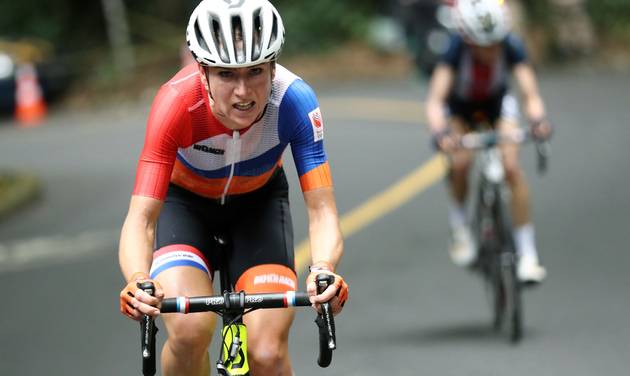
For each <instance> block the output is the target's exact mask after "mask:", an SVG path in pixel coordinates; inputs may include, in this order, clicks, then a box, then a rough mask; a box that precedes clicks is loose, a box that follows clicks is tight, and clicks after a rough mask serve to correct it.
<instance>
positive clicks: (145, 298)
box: [120, 273, 164, 321]
mask: <svg viewBox="0 0 630 376" xmlns="http://www.w3.org/2000/svg"><path fill="white" fill-rule="evenodd" d="M147 281H148V282H152V283H153V285H154V286H155V296H151V295H149V294H147V293H146V292H144V291H142V290H141V289H140V288H138V283H141V282H147ZM163 298H164V291H162V287H161V286H160V284H159V283H158V282H157V281H155V280H152V279H150V278H149V276H148V275H146V274H144V273H135V274H134V275H133V276H132V277H131V280H130V281H129V283H127V286H125V288H124V289H122V291H121V292H120V313H122V314H123V315H125V316H127V317H129V318H130V319H133V320H136V321H140V320H141V319H142V316H143V315H149V316H154V317H155V316H157V315H159V314H160V310H159V309H157V308H156V307H157V306H158V305H159V304H160V302H161V301H162V299H163Z"/></svg>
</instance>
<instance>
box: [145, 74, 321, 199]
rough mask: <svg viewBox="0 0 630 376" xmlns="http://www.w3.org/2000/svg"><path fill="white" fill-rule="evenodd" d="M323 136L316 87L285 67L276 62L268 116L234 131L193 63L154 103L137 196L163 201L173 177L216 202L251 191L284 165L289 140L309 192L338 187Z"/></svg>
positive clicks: (265, 181) (174, 180)
mask: <svg viewBox="0 0 630 376" xmlns="http://www.w3.org/2000/svg"><path fill="white" fill-rule="evenodd" d="M323 137H324V136H323V121H322V116H321V113H320V110H319V104H318V102H317V98H316V97H315V94H314V92H313V90H312V89H311V87H310V86H309V85H308V84H306V83H305V82H304V81H303V80H301V79H300V78H299V77H298V76H296V75H294V74H293V73H291V72H290V71H288V70H287V69H285V68H284V67H282V66H280V65H276V74H275V78H274V79H273V84H272V91H271V95H270V98H269V102H268V104H267V107H266V109H265V112H264V114H263V116H262V117H261V118H260V119H259V120H258V121H257V122H255V123H254V124H252V125H251V126H250V127H248V128H246V129H243V130H240V131H234V130H231V129H228V128H226V127H225V126H224V125H223V124H221V123H220V122H219V121H218V120H217V119H216V118H215V116H214V115H213V113H212V111H211V109H210V104H209V98H208V95H207V92H206V90H205V88H204V87H203V86H202V83H201V79H200V76H199V68H198V65H197V64H191V65H189V66H187V67H185V68H184V69H182V70H181V71H180V72H179V73H177V74H176V75H175V76H174V77H173V78H172V79H171V80H170V81H168V82H167V83H166V84H164V85H163V86H162V87H161V88H160V90H159V92H158V94H157V96H156V98H155V100H154V102H153V105H152V107H151V113H150V115H149V120H148V124H147V132H146V138H145V144H144V149H143V150H142V154H141V156H140V161H139V163H138V170H137V174H136V182H135V186H134V191H133V194H134V195H140V196H146V197H153V198H156V199H159V200H164V198H165V197H166V192H167V189H168V186H169V182H171V183H173V184H176V185H178V186H180V187H182V188H185V189H187V190H189V191H191V192H193V193H195V194H198V195H200V196H204V197H209V198H215V199H219V198H220V199H224V198H225V197H227V196H229V195H234V194H242V193H247V192H252V191H254V190H256V189H258V188H260V187H262V186H263V185H265V183H267V181H268V180H269V179H270V178H271V177H272V176H273V174H274V172H275V171H276V170H277V169H278V168H280V167H281V166H282V160H281V158H282V153H283V151H284V150H285V148H286V147H287V145H289V144H290V145H291V151H292V153H293V160H294V162H295V165H296V168H297V172H298V175H299V177H300V185H301V187H302V191H309V190H312V189H315V188H319V187H327V186H332V179H331V176H330V169H329V166H328V161H327V158H326V154H325V153H324V147H323Z"/></svg>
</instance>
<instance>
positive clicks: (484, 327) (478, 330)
mask: <svg viewBox="0 0 630 376" xmlns="http://www.w3.org/2000/svg"><path fill="white" fill-rule="evenodd" d="M536 336H537V333H536V331H535V330H533V329H531V328H526V329H525V333H524V341H528V340H531V339H532V338H534V337H536ZM378 341H385V343H398V344H401V345H414V346H440V345H453V344H476V345H498V346H504V345H505V344H506V343H507V342H508V337H507V334H506V333H505V331H495V330H494V329H493V328H492V325H491V324H490V323H489V322H482V321H477V322H460V323H452V324H448V323H442V324H441V325H439V326H432V327H424V328H412V329H407V330H401V329H396V330H390V331H388V332H386V333H383V334H382V335H381V336H379V338H378Z"/></svg>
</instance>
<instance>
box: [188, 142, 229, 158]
mask: <svg viewBox="0 0 630 376" xmlns="http://www.w3.org/2000/svg"><path fill="white" fill-rule="evenodd" d="M193 149H195V150H200V151H203V152H204V153H210V154H217V155H223V154H225V150H221V149H215V148H212V147H209V146H206V145H198V144H195V145H193Z"/></svg>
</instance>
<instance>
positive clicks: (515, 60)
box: [442, 33, 527, 102]
mask: <svg viewBox="0 0 630 376" xmlns="http://www.w3.org/2000/svg"><path fill="white" fill-rule="evenodd" d="M501 46H502V50H503V53H502V54H501V55H500V56H499V58H498V59H497V60H496V61H495V62H494V64H490V65H486V64H483V63H481V62H478V61H476V60H475V59H473V57H472V54H471V52H470V50H469V48H468V47H467V45H466V43H465V42H464V40H463V39H462V37H461V36H458V35H454V36H453V37H452V38H451V41H450V45H449V48H448V50H447V52H446V53H445V55H444V56H443V57H442V62H443V63H445V64H447V65H449V66H450V67H452V68H453V70H454V71H455V83H454V85H453V89H452V92H451V97H454V99H456V100H458V101H464V102H469V101H470V102H481V101H486V100H489V99H490V98H495V97H497V96H503V95H504V94H505V93H506V92H507V89H508V82H509V79H510V74H511V71H512V68H513V67H514V66H515V65H517V64H519V63H524V62H526V61H527V53H526V51H525V46H524V44H523V42H522V40H521V39H520V38H518V37H517V36H516V35H514V34H511V33H510V34H508V35H507V36H506V37H505V39H504V40H503V41H502V42H501Z"/></svg>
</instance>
